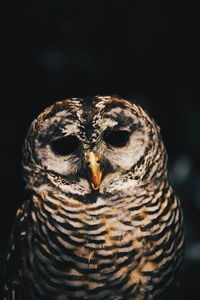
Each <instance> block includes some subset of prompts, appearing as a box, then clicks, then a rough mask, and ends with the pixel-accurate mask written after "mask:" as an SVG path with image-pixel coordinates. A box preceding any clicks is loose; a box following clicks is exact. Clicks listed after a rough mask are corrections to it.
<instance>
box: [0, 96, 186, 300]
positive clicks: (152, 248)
mask: <svg viewBox="0 0 200 300" xmlns="http://www.w3.org/2000/svg"><path fill="white" fill-rule="evenodd" d="M88 103H89V104H88ZM166 164H167V156H166V151H165V147H164V145H163V142H162V139H161V137H160V130H159V127H158V126H157V125H156V124H155V122H154V120H152V119H151V118H150V117H149V116H148V115H147V114H146V113H145V112H144V111H143V110H142V109H141V108H140V107H139V106H136V105H135V104H132V103H130V102H128V101H125V100H122V99H118V98H114V97H98V96H97V97H94V98H91V99H89V102H87V101H86V99H69V100H64V101H59V102H56V103H55V104H54V105H52V106H51V107H49V108H47V109H46V110H45V111H44V112H43V113H42V114H40V115H39V117H38V118H37V119H36V120H34V121H33V123H32V125H31V127H30V129H29V131H28V133H27V137H26V140H25V146H24V160H23V166H24V171H25V181H26V188H27V189H28V190H29V191H30V193H31V195H30V199H29V200H27V201H26V202H25V203H24V204H23V205H22V207H21V208H20V209H19V210H18V212H17V219H16V224H15V226H14V229H13V232H12V238H11V249H10V252H9V254H8V264H7V265H8V267H7V282H6V285H5V293H6V295H7V296H5V297H6V299H58V300H63V299H104V298H105V297H107V299H137V300H140V299H141V300H142V299H148V300H150V299H162V297H163V298H164V297H165V296H166V295H167V294H168V293H170V291H171V290H172V289H173V288H174V287H176V285H177V283H178V281H179V273H180V272H181V265H182V259H183V232H182V212H181V208H180V203H179V199H178V198H177V197H176V195H175V194H174V192H173V190H172V188H171V186H170V184H169V182H168V178H167V169H166Z"/></svg>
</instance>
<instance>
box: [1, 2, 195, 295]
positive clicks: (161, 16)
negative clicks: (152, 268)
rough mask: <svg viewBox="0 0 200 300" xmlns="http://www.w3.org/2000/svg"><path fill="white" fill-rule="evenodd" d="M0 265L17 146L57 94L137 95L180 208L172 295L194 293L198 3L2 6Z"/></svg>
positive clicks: (12, 205)
mask: <svg viewBox="0 0 200 300" xmlns="http://www.w3.org/2000/svg"><path fill="white" fill-rule="evenodd" d="M2 8H3V9H2V12H3V18H2V20H3V23H2V26H1V29H2V33H1V46H0V51H1V56H0V58H1V68H0V69H1V75H2V76H1V82H0V84H1V94H0V95H1V102H0V111H1V113H0V116H1V120H0V132H1V137H0V141H1V147H0V152H1V155H0V170H1V171H0V176H1V180H0V182H1V183H2V187H1V209H0V228H1V244H0V251H1V260H0V263H1V265H0V266H1V273H2V265H3V258H4V255H5V248H6V243H7V240H8V236H9V232H10V229H11V226H12V224H13V221H14V214H15V211H16V209H17V208H18V207H19V206H20V204H21V203H22V201H23V200H24V198H25V196H24V191H23V184H24V183H23V180H22V172H21V171H22V170H21V147H22V143H23V139H24V135H25V132H26V130H27V128H28V126H29V124H30V123H31V121H32V119H33V118H34V117H35V116H37V114H38V113H39V112H41V111H42V110H43V108H45V107H46V106H47V105H50V104H51V103H53V102H54V101H55V100H56V99H63V98H65V97H71V96H73V97H77V96H89V95H95V94H104V95H108V94H109V95H110V94H115V95H119V96H121V97H125V98H126V97H128V98H136V99H137V102H139V103H140V104H141V105H142V106H143V107H144V108H145V109H146V110H148V111H149V112H150V113H151V115H153V117H154V118H155V119H156V120H157V122H158V123H159V125H160V126H161V128H162V133H163V137H164V140H165V144H166V146H167V149H168V153H169V170H170V177H171V180H172V182H173V185H174V186H175V188H176V190H177V191H178V193H179V195H180V196H181V199H182V203H183V208H184V214H185V232H186V271H185V275H184V278H183V283H182V285H181V289H180V295H179V296H176V300H177V299H198V296H195V295H198V294H196V292H198V277H199V276H200V237H199V227H200V168H199V167H200V155H199V153H200V103H199V66H200V64H199V53H200V51H199V50H200V47H199V45H198V43H199V22H198V19H199V11H198V9H197V7H194V6H193V5H192V4H190V5H189V4H188V3H186V4H183V3H182V2H179V1H172V2H170V1H169V0H153V1H151V0H144V1H133V0H123V1H122V0H121V1H118V0H115V1H109V0H107V1H106V0H101V1H97V0H90V1H89V0H71V1H66V0H54V1H53V0H48V1H47V0H34V1H30V0H27V1H10V2H8V1H7V3H4V7H2Z"/></svg>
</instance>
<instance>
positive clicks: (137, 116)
mask: <svg viewBox="0 0 200 300" xmlns="http://www.w3.org/2000/svg"><path fill="white" fill-rule="evenodd" d="M152 136H154V139H152ZM157 140H159V138H158V128H157V127H156V125H155V124H154V122H152V121H151V119H149V117H148V116H147V115H146V113H145V112H144V111H143V110H142V109H141V108H140V107H138V106H136V105H134V104H131V103H129V102H128V101H125V100H121V99H118V98H113V97H95V98H92V99H70V100H64V101H59V102H56V103H55V104H54V105H52V106H50V107H49V108H47V109H46V110H45V111H44V112H43V113H42V114H40V115H39V117H38V118H37V119H36V120H35V121H34V122H33V124H32V126H31V128H30V130H29V133H28V136H27V142H26V145H25V147H26V149H25V151H24V153H27V152H29V157H32V158H33V159H32V162H31V164H32V167H33V168H34V167H36V168H38V169H39V170H41V171H42V172H45V173H46V174H48V173H49V174H52V175H53V176H54V177H57V178H62V182H63V181H65V180H66V183H67V184H69V183H70V184H73V183H74V182H76V183H79V185H82V186H85V187H87V190H91V191H92V190H101V189H103V188H105V186H110V187H111V186H112V185H113V184H114V182H116V181H117V180H119V178H120V177H121V176H126V174H127V173H128V172H130V171H131V174H132V177H131V178H132V179H134V169H135V170H136V169H137V168H138V167H139V165H140V164H142V163H143V162H144V159H146V161H148V160H150V159H151V153H152V152H153V149H154V148H155V145H156V142H155V141H157ZM152 141H154V142H155V143H153V142H152ZM30 152H31V154H30ZM26 161H28V164H29V166H30V160H26ZM24 164H25V165H27V163H24ZM25 169H26V168H25ZM135 172H136V171H135ZM143 172H145V169H144V168H143ZM136 175H137V174H136V173H135V176H136ZM124 186H125V185H124Z"/></svg>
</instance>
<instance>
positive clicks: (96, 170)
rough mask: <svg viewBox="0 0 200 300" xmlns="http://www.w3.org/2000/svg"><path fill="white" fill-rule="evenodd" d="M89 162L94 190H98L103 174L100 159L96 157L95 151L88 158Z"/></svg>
mask: <svg viewBox="0 0 200 300" xmlns="http://www.w3.org/2000/svg"><path fill="white" fill-rule="evenodd" d="M87 162H88V163H89V166H90V169H91V181H92V188H93V189H94V190H98V188H99V186H100V183H101V177H102V172H101V170H100V164H99V157H98V156H97V155H95V154H94V152H93V151H91V152H90V153H89V156H88V158H87Z"/></svg>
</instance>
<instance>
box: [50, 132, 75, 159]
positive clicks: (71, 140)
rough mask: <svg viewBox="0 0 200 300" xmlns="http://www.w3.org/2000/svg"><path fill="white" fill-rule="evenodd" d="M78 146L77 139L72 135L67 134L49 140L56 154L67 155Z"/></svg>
mask: <svg viewBox="0 0 200 300" xmlns="http://www.w3.org/2000/svg"><path fill="white" fill-rule="evenodd" d="M79 146H80V141H79V139H78V138H77V137H76V136H74V135H68V136H65V137H63V138H60V139H57V140H55V141H53V142H51V148H52V150H53V152H54V153H55V154H57V155H69V154H72V153H73V152H75V151H76V150H77V149H78V148H79Z"/></svg>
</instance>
